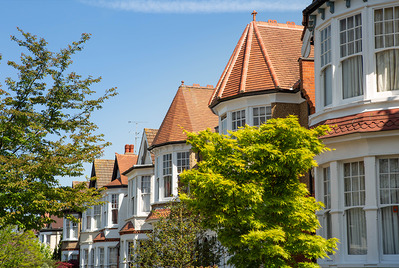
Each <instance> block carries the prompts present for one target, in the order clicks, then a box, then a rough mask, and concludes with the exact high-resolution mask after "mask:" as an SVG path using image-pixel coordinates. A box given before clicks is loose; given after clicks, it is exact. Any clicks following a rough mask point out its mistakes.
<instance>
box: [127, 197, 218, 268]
mask: <svg viewBox="0 0 399 268" xmlns="http://www.w3.org/2000/svg"><path fill="white" fill-rule="evenodd" d="M166 211H168V213H167V214H168V215H167V216H160V219H159V221H157V222H156V223H154V224H153V225H154V228H153V231H152V232H151V233H149V234H148V239H147V240H140V241H139V243H138V245H136V247H135V249H134V255H133V256H132V258H133V260H134V263H135V264H137V265H139V266H140V265H141V266H142V267H199V266H213V265H215V264H218V263H219V261H220V258H221V257H222V255H223V248H222V247H221V246H220V244H219V243H218V242H217V240H216V239H215V238H214V237H213V236H211V235H209V234H207V232H206V231H205V230H204V229H202V227H201V218H200V217H199V215H198V214H194V213H192V212H190V211H189V210H188V209H187V206H186V204H185V203H184V202H179V201H175V202H172V203H170V204H169V205H168V206H167V208H166ZM154 213H156V211H154Z"/></svg>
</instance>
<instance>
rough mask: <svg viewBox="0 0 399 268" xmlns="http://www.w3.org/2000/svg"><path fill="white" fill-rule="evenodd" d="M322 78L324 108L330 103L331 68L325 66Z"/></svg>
mask: <svg viewBox="0 0 399 268" xmlns="http://www.w3.org/2000/svg"><path fill="white" fill-rule="evenodd" d="M323 78H324V83H323V84H324V85H323V86H324V106H327V105H330V104H331V103H332V68H331V66H327V67H326V68H325V69H324V71H323Z"/></svg>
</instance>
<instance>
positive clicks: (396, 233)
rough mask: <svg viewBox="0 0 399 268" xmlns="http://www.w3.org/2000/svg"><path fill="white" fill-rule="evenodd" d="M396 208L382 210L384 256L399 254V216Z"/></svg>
mask: <svg viewBox="0 0 399 268" xmlns="http://www.w3.org/2000/svg"><path fill="white" fill-rule="evenodd" d="M393 209H394V207H393V206H391V207H384V208H381V216H382V243H383V249H384V254H399V216H398V211H397V208H396V212H394V211H393Z"/></svg>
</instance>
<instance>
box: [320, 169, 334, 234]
mask: <svg viewBox="0 0 399 268" xmlns="http://www.w3.org/2000/svg"><path fill="white" fill-rule="evenodd" d="M322 172H323V174H322V178H323V181H322V182H323V183H322V188H323V203H324V206H325V207H324V211H323V223H324V226H322V227H323V236H324V237H325V238H327V239H329V238H332V222H331V214H330V211H331V168H330V166H327V167H324V168H322Z"/></svg>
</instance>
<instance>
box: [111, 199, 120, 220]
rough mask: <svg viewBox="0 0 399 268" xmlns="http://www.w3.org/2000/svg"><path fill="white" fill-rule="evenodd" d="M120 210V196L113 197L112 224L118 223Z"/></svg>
mask: <svg viewBox="0 0 399 268" xmlns="http://www.w3.org/2000/svg"><path fill="white" fill-rule="evenodd" d="M118 210H119V195H118V194H113V195H111V213H112V224H117V223H118Z"/></svg>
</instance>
